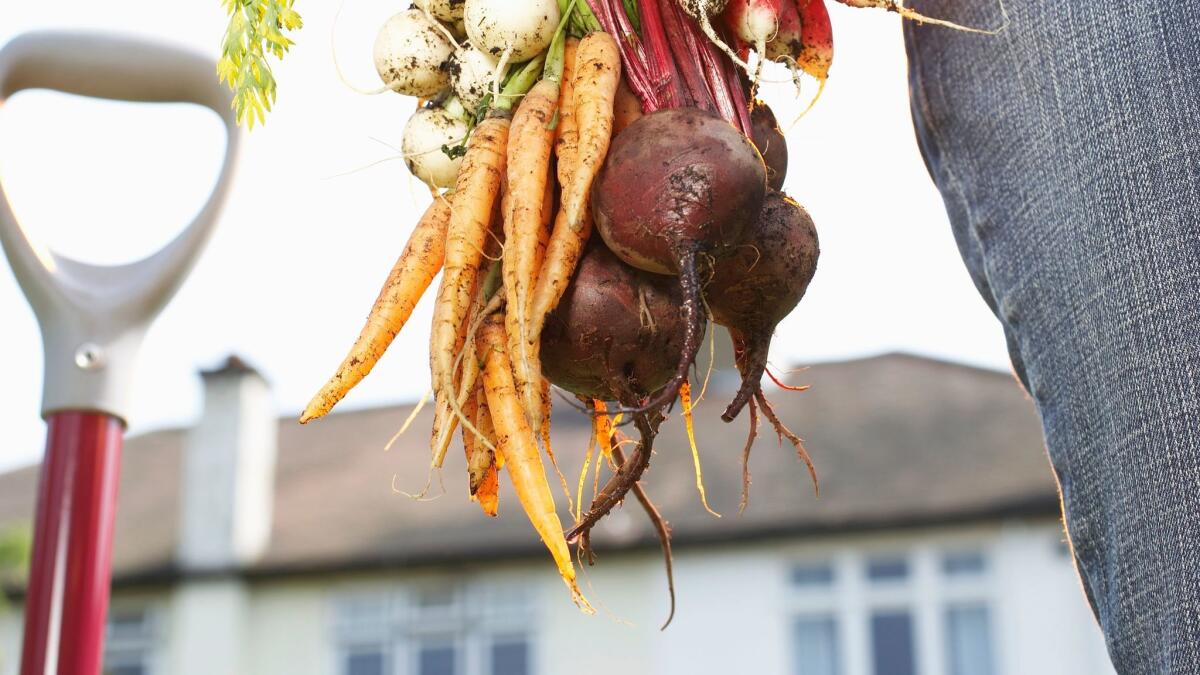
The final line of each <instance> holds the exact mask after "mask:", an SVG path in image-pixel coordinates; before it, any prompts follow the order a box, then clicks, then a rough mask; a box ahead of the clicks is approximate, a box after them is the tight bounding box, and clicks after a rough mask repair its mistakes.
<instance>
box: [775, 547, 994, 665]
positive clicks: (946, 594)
mask: <svg viewBox="0 0 1200 675" xmlns="http://www.w3.org/2000/svg"><path fill="white" fill-rule="evenodd" d="M915 539H916V538H915V537H914V542H913V545H912V549H911V550H904V549H899V548H892V549H888V550H881V551H872V552H870V553H865V554H864V553H863V552H860V551H855V550H853V549H849V550H842V551H839V552H837V553H836V554H834V555H831V556H830V557H827V558H824V559H822V560H817V561H811V560H809V561H802V562H799V563H793V564H791V565H789V566H788V567H786V568H783V569H782V570H781V571H782V572H783V573H784V574H786V576H785V577H784V578H783V579H781V582H782V583H783V584H785V586H784V587H785V588H786V589H787V590H788V595H787V597H786V598H785V602H786V603H787V609H786V613H787V614H786V615H787V621H788V622H789V623H788V625H787V628H788V631H789V637H790V640H791V642H792V644H791V648H792V659H793V661H792V668H791V671H790V672H791V673H792V675H846V674H845V673H844V672H843V670H844V669H849V668H853V669H855V672H856V673H857V672H858V671H859V669H860V668H861V671H862V673H864V675H917V674H918V673H924V672H928V671H931V670H933V669H935V668H936V669H937V670H938V672H940V673H943V675H998V670H997V665H996V657H997V654H999V652H1000V649H999V646H998V645H997V644H994V643H993V637H994V636H993V629H992V626H991V621H992V617H991V615H990V612H991V611H992V609H991V608H990V602H991V597H992V595H993V593H994V590H993V588H992V584H993V583H994V576H993V575H992V574H991V569H990V567H991V566H992V565H993V564H994V561H993V559H992V558H990V557H989V556H988V554H987V548H986V547H981V546H979V545H978V544H977V543H976V542H972V541H969V540H968V541H965V542H960V543H958V544H952V545H950V546H946V545H945V539H944V538H941V537H939V538H937V539H934V540H933V541H920V540H915ZM931 539H932V538H931ZM855 664H862V665H861V666H859V665H855Z"/></svg>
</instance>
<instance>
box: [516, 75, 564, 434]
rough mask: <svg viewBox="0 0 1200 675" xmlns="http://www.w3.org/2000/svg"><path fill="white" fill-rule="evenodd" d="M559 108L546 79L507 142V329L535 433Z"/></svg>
mask: <svg viewBox="0 0 1200 675" xmlns="http://www.w3.org/2000/svg"><path fill="white" fill-rule="evenodd" d="M557 109H558V82H556V81H554V80H549V79H545V80H541V81H540V82H538V83H537V84H536V85H534V86H533V89H531V90H529V93H528V94H526V95H525V98H524V99H523V100H522V101H521V104H520V106H518V107H517V112H516V114H515V115H514V116H513V123H512V135H511V138H510V140H509V144H508V195H509V199H510V203H509V205H508V212H507V213H506V214H505V218H504V292H505V294H506V295H507V299H508V307H507V309H506V310H505V322H506V326H505V329H506V333H507V334H508V341H509V353H510V355H511V357H510V358H511V359H512V365H513V377H514V380H515V382H516V386H517V392H518V393H519V394H520V396H521V402H522V406H523V407H524V409H525V410H526V411H527V414H528V417H529V422H530V424H531V425H532V428H533V430H534V431H535V432H537V431H538V430H539V429H540V415H539V414H538V412H537V411H540V410H541V401H540V395H539V390H540V389H541V369H540V368H539V367H538V365H537V364H536V363H535V362H534V361H533V360H532V357H533V354H532V351H531V350H530V349H529V348H527V347H526V345H528V344H530V340H529V338H528V336H529V334H530V322H529V310H530V302H529V301H530V296H531V294H532V292H533V286H534V284H535V283H536V282H537V273H538V267H539V266H540V264H541V261H540V260H539V259H538V258H539V257H540V256H539V254H538V249H539V246H538V240H539V238H540V232H541V231H542V230H543V229H544V228H543V226H542V213H543V211H544V209H543V206H544V204H545V199H546V185H547V183H549V181H550V154H551V149H552V147H553V145H554V129H553V124H552V123H553V120H554V115H555V113H556V112H557Z"/></svg>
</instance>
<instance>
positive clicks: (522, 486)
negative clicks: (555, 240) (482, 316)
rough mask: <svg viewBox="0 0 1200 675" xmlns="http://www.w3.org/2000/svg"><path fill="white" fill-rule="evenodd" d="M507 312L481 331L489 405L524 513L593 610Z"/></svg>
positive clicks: (582, 602) (574, 591)
mask: <svg viewBox="0 0 1200 675" xmlns="http://www.w3.org/2000/svg"><path fill="white" fill-rule="evenodd" d="M504 323H505V322H504V318H503V317H502V316H499V315H495V314H493V315H492V316H490V317H488V319H487V320H486V321H485V322H484V324H483V327H482V328H481V329H480V331H479V340H478V343H477V347H478V353H479V360H480V361H481V362H482V363H483V386H484V391H485V392H486V395H487V402H488V408H489V411H490V414H491V420H492V423H493V424H494V425H495V429H496V439H497V441H498V447H499V448H501V451H502V452H503V453H504V457H505V460H506V462H507V463H506V464H505V468H506V469H507V473H508V476H509V479H510V480H512V484H513V488H515V490H516V493H517V499H518V500H520V502H521V506H522V508H524V509H525V514H526V515H527V516H529V520H530V522H532V523H533V527H534V529H535V530H537V533H538V535H540V536H541V538H542V542H543V543H545V545H546V547H547V548H548V549H550V554H551V555H552V556H553V557H554V562H555V563H556V564H557V566H558V572H559V574H560V575H561V576H562V578H563V581H564V582H565V583H566V584H567V588H568V589H570V591H571V598H572V599H573V600H574V601H575V603H576V604H578V605H579V606H580V607H581V608H582V609H583V610H584V611H586V612H588V613H591V612H592V611H593V610H592V608H591V606H590V605H589V604H588V602H587V600H586V599H584V597H583V594H582V593H580V591H579V586H578V585H577V584H576V582H575V565H574V563H573V561H572V560H571V551H570V549H569V548H567V540H566V537H565V536H564V535H563V529H562V521H561V520H559V517H558V512H557V511H556V510H555V506H554V495H553V493H551V491H550V483H549V482H548V481H547V480H546V470H545V467H544V466H543V465H542V457H541V454H540V453H539V452H538V447H537V438H536V436H535V435H534V433H533V431H532V430H531V429H530V428H529V423H528V421H527V420H526V418H525V413H524V411H523V410H522V407H521V400H520V397H519V396H518V394H517V391H516V388H515V386H514V384H513V378H512V365H511V363H510V362H509V356H508V354H507V353H506V351H505V349H506V345H507V344H508V338H507V336H505V334H504Z"/></svg>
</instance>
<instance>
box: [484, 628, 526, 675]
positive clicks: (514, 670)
mask: <svg viewBox="0 0 1200 675" xmlns="http://www.w3.org/2000/svg"><path fill="white" fill-rule="evenodd" d="M491 657H492V668H491V673H490V675H529V643H528V642H526V640H525V637H524V636H505V637H499V638H496V639H495V640H494V641H493V642H492V654H491Z"/></svg>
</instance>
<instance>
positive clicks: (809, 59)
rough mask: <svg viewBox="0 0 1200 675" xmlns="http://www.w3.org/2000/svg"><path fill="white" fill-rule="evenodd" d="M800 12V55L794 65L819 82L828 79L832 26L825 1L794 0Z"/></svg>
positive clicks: (831, 47) (830, 60) (831, 56)
mask: <svg viewBox="0 0 1200 675" xmlns="http://www.w3.org/2000/svg"><path fill="white" fill-rule="evenodd" d="M796 9H797V10H798V11H799V12H800V55H799V56H797V57H796V65H798V66H800V68H801V69H802V70H803V71H804V72H806V73H808V74H809V75H812V76H813V77H815V78H817V79H818V80H820V81H821V82H822V83H824V82H825V80H826V79H828V78H829V67H830V66H831V65H833V26H832V25H831V24H830V23H829V10H828V9H826V8H825V0H796Z"/></svg>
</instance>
